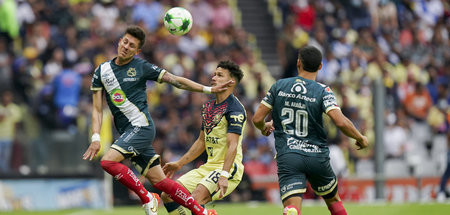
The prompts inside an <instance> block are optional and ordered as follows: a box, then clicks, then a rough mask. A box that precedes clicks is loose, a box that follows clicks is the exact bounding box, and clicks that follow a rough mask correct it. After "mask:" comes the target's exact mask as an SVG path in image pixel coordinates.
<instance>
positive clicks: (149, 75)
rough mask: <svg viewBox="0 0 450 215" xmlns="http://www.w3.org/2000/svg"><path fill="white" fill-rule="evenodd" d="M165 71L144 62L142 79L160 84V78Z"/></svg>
mask: <svg viewBox="0 0 450 215" xmlns="http://www.w3.org/2000/svg"><path fill="white" fill-rule="evenodd" d="M166 72H167V71H166V70H165V69H163V68H159V67H158V66H156V65H154V64H151V63H149V62H147V61H144V77H145V79H146V80H152V81H156V82H158V83H161V82H162V77H163V75H164V73H166Z"/></svg>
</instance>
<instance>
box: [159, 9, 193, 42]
mask: <svg viewBox="0 0 450 215" xmlns="http://www.w3.org/2000/svg"><path fill="white" fill-rule="evenodd" d="M164 26H165V27H166V29H167V30H168V31H169V32H170V33H171V34H173V35H178V36H180V35H184V34H186V33H187V32H189V30H191V28H192V15H191V13H189V11H188V10H186V9H184V8H182V7H173V8H171V9H169V10H168V11H167V12H166V14H165V15H164Z"/></svg>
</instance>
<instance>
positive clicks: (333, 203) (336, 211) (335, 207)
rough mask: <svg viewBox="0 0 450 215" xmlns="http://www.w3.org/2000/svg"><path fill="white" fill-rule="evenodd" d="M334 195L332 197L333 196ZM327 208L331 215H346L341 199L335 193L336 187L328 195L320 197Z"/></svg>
mask: <svg viewBox="0 0 450 215" xmlns="http://www.w3.org/2000/svg"><path fill="white" fill-rule="evenodd" d="M333 194H334V195H333ZM322 197H323V200H325V203H326V204H327V206H328V210H329V211H330V213H331V215H347V211H346V210H345V208H344V205H343V204H342V201H341V198H340V197H339V194H338V192H337V186H336V188H335V189H334V192H332V193H330V195H325V196H322Z"/></svg>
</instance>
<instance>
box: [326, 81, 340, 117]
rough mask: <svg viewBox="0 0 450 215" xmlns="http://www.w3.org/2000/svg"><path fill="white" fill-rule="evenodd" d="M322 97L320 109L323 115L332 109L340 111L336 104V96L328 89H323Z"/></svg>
mask: <svg viewBox="0 0 450 215" xmlns="http://www.w3.org/2000/svg"><path fill="white" fill-rule="evenodd" d="M322 95H323V97H322V109H323V110H324V112H325V113H328V111H330V110H333V109H340V108H339V106H338V104H337V100H336V96H334V93H333V91H332V90H331V88H330V87H328V86H327V87H325V89H324V90H323V93H322Z"/></svg>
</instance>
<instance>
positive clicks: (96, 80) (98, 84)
mask: <svg viewBox="0 0 450 215" xmlns="http://www.w3.org/2000/svg"><path fill="white" fill-rule="evenodd" d="M101 66H102V65H101V64H100V65H99V66H98V67H97V68H96V69H95V71H94V75H92V83H91V90H92V91H97V90H102V89H103V84H102V80H101V78H100V70H101Z"/></svg>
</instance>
